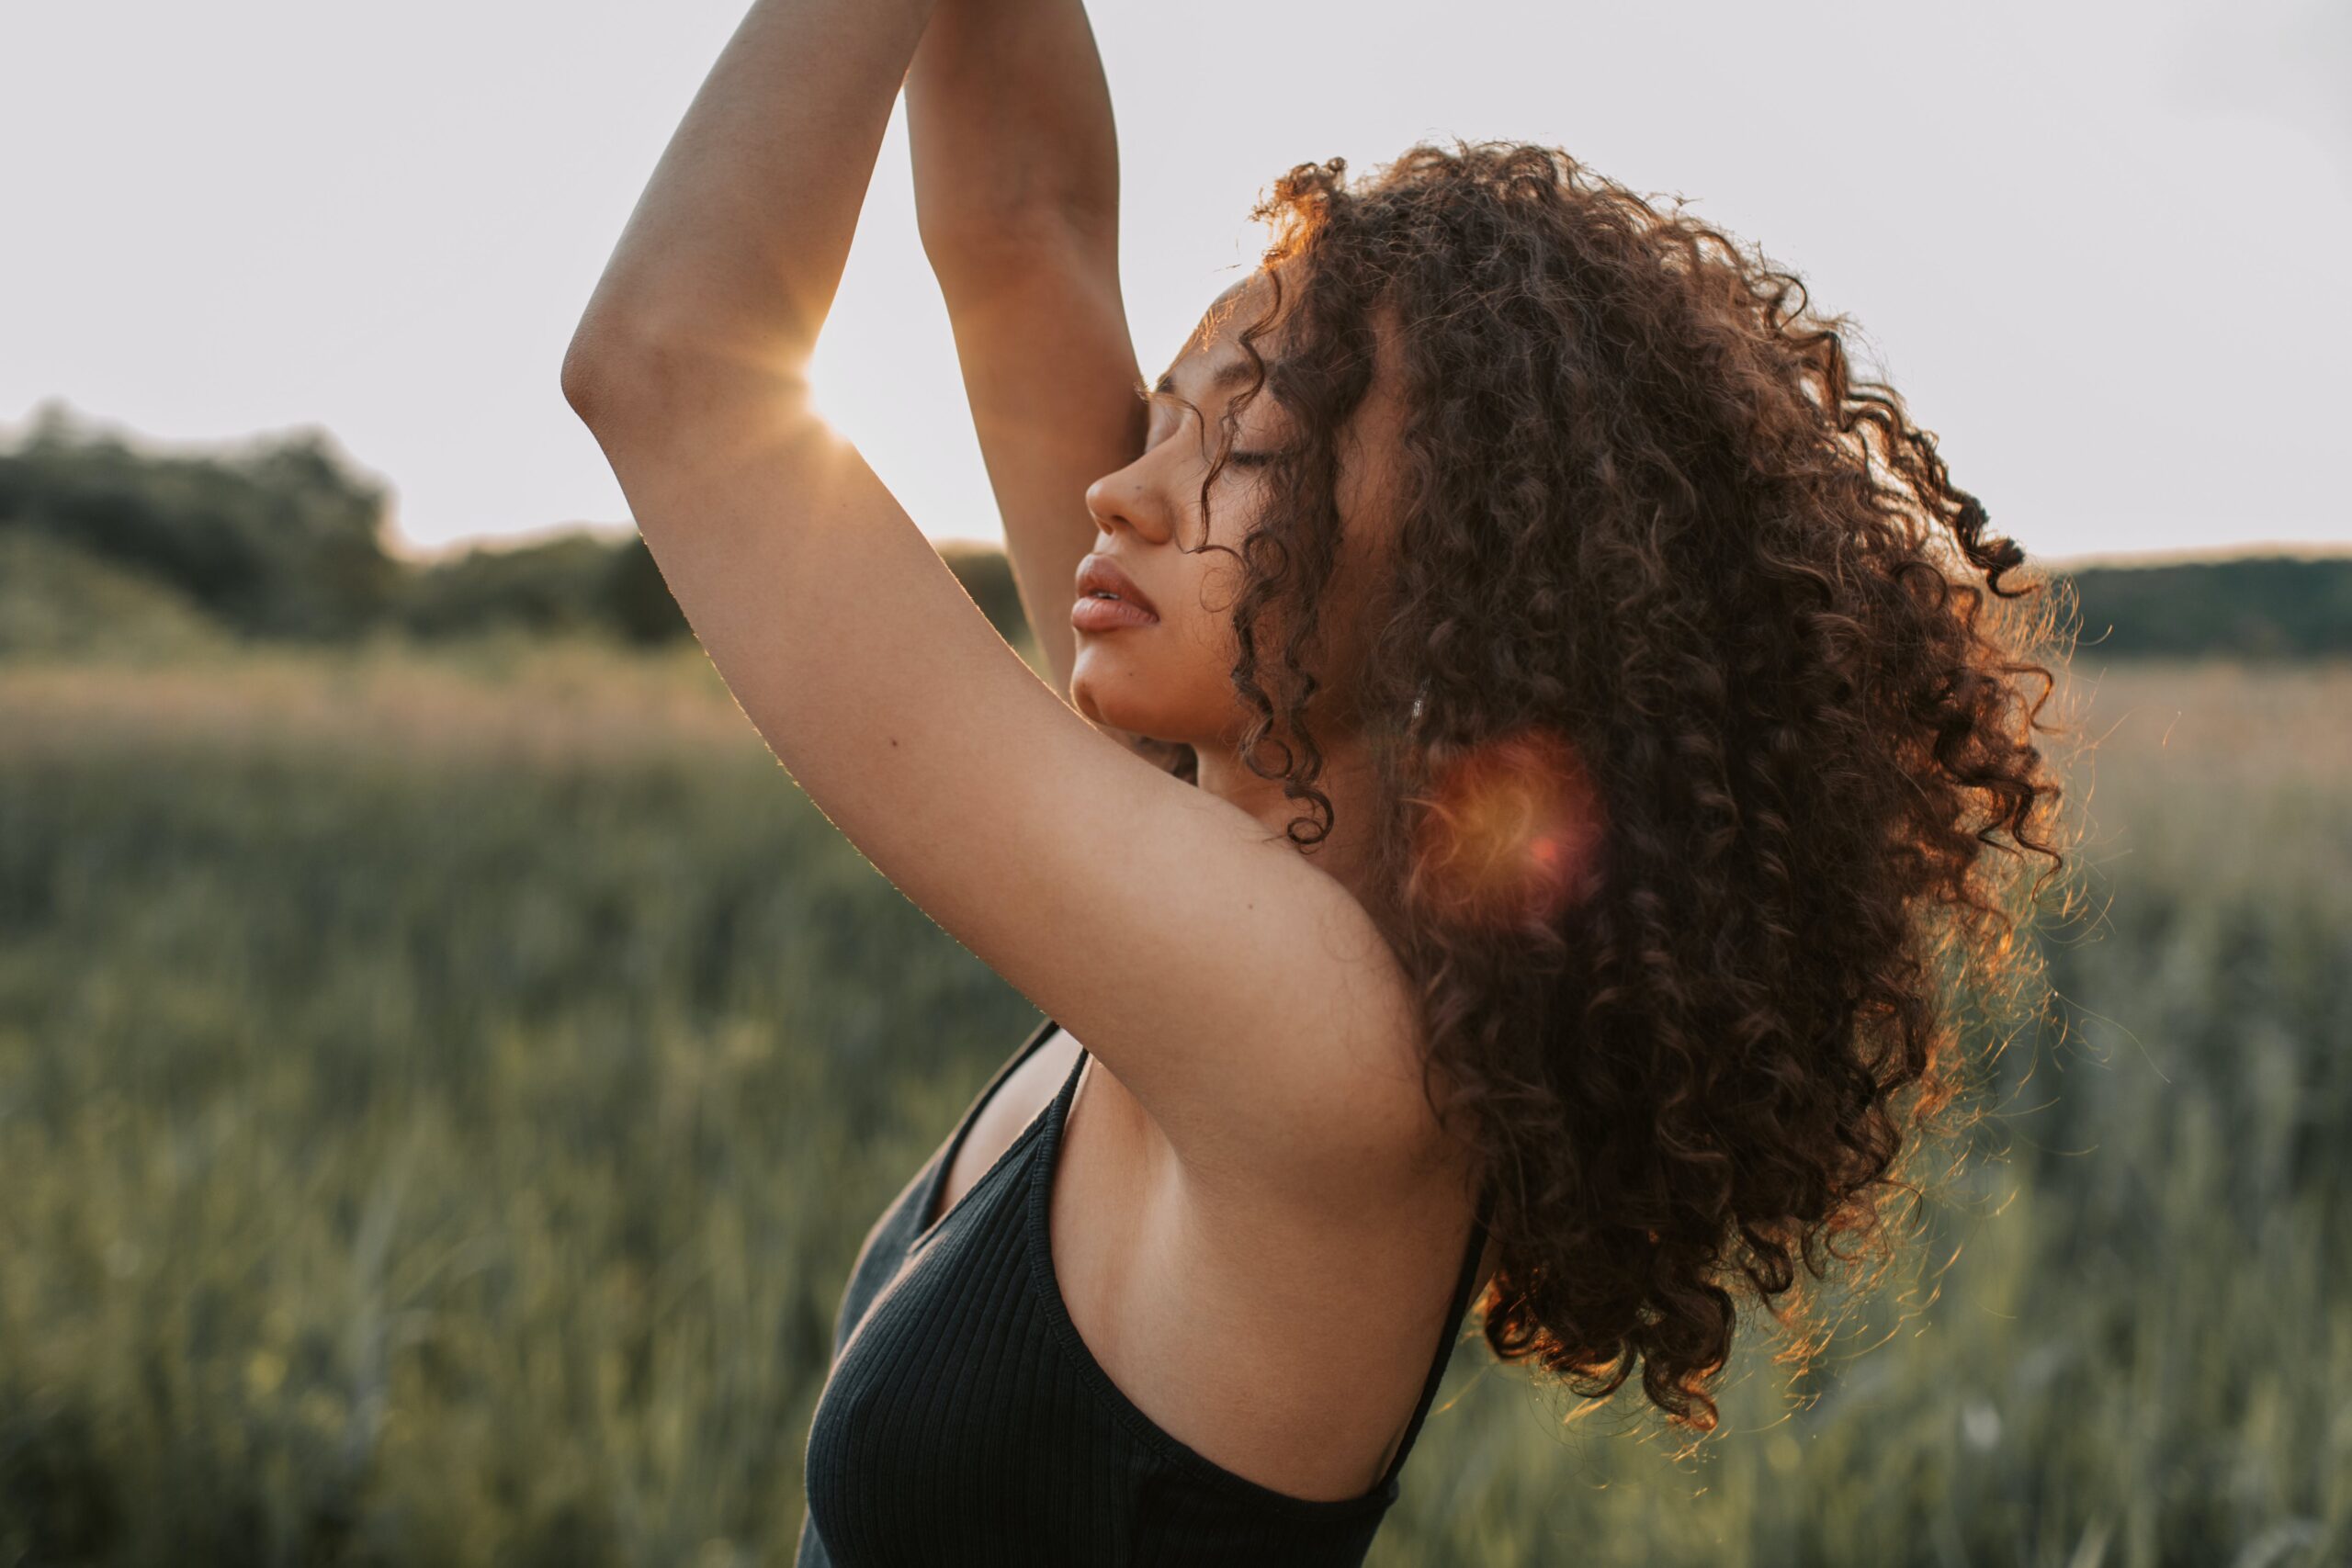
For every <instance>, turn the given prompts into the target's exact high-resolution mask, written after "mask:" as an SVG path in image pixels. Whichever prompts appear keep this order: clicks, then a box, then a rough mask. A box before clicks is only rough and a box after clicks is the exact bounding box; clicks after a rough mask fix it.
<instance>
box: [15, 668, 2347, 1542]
mask: <svg viewBox="0 0 2352 1568" xmlns="http://www.w3.org/2000/svg"><path fill="white" fill-rule="evenodd" d="M2088 722H2089V726H2090V728H2092V729H2093V730H2094V731H2096V732H2097V733H2098V735H2099V736H2100V738H2101V739H2100V744H2099V748H2098V751H2097V753H2096V759H2097V776H2096V781H2095V784H2094V787H2091V788H2090V789H2089V790H2088V792H2087V793H2088V810H2089V821H2090V829H2089V838H2088V841H2087V842H2086V846H2085V855H2086V859H2087V860H2088V861H2089V862H2090V863H2092V869H2091V870H2090V872H2089V874H2088V879H2087V882H2086V893H2087V894H2088V895H2089V897H2090V898H2091V900H2092V907H2093V909H2094V911H2095V913H2096V915H2097V918H2096V919H2084V920H2079V921H2077V922H2075V924H2073V925H2072V926H2070V927H2068V928H2066V929H2064V930H2063V931H2052V932H2051V933H2050V935H2049V938H2048V940H2049V943H2050V950H2049V958H2050V964H2051V974H2052V979H2053V980H2054V982H2055V984H2056V986H2057V987H2058V990H2059V993H2060V995H2061V998H2063V1004H2062V1014H2061V1018H2062V1021H2063V1028H2045V1029H2043V1030H2042V1031H2041V1032H2040V1033H2039V1034H2038V1035H2031V1036H2026V1037H2021V1038H2019V1039H2018V1040H2016V1041H2014V1042H2012V1043H2011V1044H2010V1045H2009V1047H2008V1049H2007V1051H2005V1052H2004V1053H2003V1054H2002V1055H2000V1057H1999V1058H1998V1059H1997V1060H1996V1061H1995V1062H1993V1063H1992V1064H1991V1065H1990V1066H1988V1068H1987V1070H1986V1077H1985V1086H1986V1094H1987V1096H1988V1100H1989V1101H1990V1103H1992V1104H1993V1106H1994V1108H1995V1113H1994V1114H1993V1115H1992V1116H1991V1117H1990V1118H1988V1120H1987V1121H1986V1122H1985V1124H1984V1125H1983V1127H1982V1128H1980V1129H1979V1136H1978V1138H1977V1140H1976V1154H1975V1156H1974V1157H1973V1158H1972V1159H1971V1160H1970V1161H1969V1162H1968V1163H1967V1164H1966V1165H1964V1166H1963V1167H1962V1168H1961V1170H1960V1172H1959V1174H1958V1175H1956V1176H1955V1177H1954V1178H1953V1179H1951V1182H1950V1183H1949V1185H1948V1190H1946V1191H1945V1192H1944V1194H1943V1197H1942V1201H1940V1202H1939V1205H1938V1207H1937V1209H1936V1210H1935V1212H1934V1214H1933V1217H1932V1219H1931V1221H1930V1222H1929V1223H1928V1225H1927V1227H1926V1229H1925V1232H1924V1234H1923V1235H1922V1237H1921V1239H1920V1241H1919V1242H1918V1244H1917V1247H1916V1248H1915V1249H1914V1253H1913V1255H1912V1260H1911V1262H1910V1263H1909V1264H1908V1265H1907V1267H1906V1268H1905V1269H1903V1270H1901V1271H1899V1272H1898V1274H1897V1275H1896V1276H1895V1277H1894V1278H1893V1279H1891V1280H1890V1281H1889V1283H1888V1284H1887V1285H1886V1287H1885V1288H1884V1289H1883V1291H1882V1292H1879V1293H1878V1294H1877V1295H1876V1296H1874V1297H1872V1298H1871V1299H1870V1300H1869V1301H1868V1302H1865V1303H1856V1305H1855V1307H1854V1310H1853V1312H1852V1313H1851V1314H1850V1317H1849V1320H1848V1324H1847V1326H1846V1328H1845V1330H1844V1331H1842V1332H1841V1333H1840V1335H1839V1337H1838V1340H1837V1343H1836V1345H1835V1347H1834V1348H1832V1350H1831V1351H1830V1352H1829V1353H1828V1355H1827V1356H1826V1357H1825V1358H1824V1359H1823V1360H1822V1362H1821V1363H1820V1365H1819V1366H1818V1368H1817V1369H1816V1371H1815V1373H1814V1374H1813V1375H1811V1376H1810V1377H1808V1378H1807V1379H1806V1380H1805V1381H1804V1383H1803V1385H1802V1386H1801V1387H1795V1388H1792V1387H1790V1386H1789V1385H1788V1383H1787V1380H1786V1377H1785V1374H1784V1373H1783V1372H1782V1371H1781V1369H1778V1368H1775V1367H1774V1366H1773V1365H1772V1364H1771V1362H1770V1359H1769V1358H1770V1351H1771V1349H1772V1348H1773V1344H1772V1341H1771V1340H1770V1338H1769V1337H1766V1336H1765V1335H1762V1334H1754V1335H1750V1336H1749V1337H1747V1340H1746V1347H1747V1348H1746V1350H1745V1351H1744V1353H1743V1357H1742V1361H1741V1364H1740V1366H1739V1368H1738V1369H1737V1370H1736V1381H1735V1382H1734V1385H1733V1386H1732V1388H1731V1389H1730V1391H1729V1393H1728V1394H1727V1396H1726V1399H1725V1404H1724V1414H1725V1427H1726V1429H1725V1430H1724V1432H1723V1433H1722V1434H1720V1435H1719V1436H1718V1437H1716V1438H1713V1439H1711V1440H1710V1441H1709V1442H1708V1443H1706V1444H1705V1445H1702V1447H1701V1449H1700V1450H1698V1452H1697V1453H1695V1454H1685V1455H1681V1456H1679V1457H1678V1455H1677V1454H1676V1453H1675V1452H1674V1450H1675V1449H1676V1447H1677V1441H1676V1439H1675V1438H1672V1437H1671V1436H1669V1435H1668V1434H1665V1433H1663V1432H1662V1430H1661V1429H1660V1428H1659V1427H1657V1424H1656V1423H1655V1422H1652V1421H1648V1420H1645V1419H1642V1418H1640V1417H1639V1416H1638V1412H1637V1411H1636V1410H1635V1409H1634V1406H1633V1405H1632V1404H1631V1403H1630V1402H1629V1401H1622V1400H1621V1402H1620V1404H1618V1405H1617V1406H1613V1407H1611V1408H1608V1409H1604V1410H1602V1411H1600V1413H1598V1414H1593V1415H1589V1416H1584V1417H1582V1418H1580V1419H1577V1420H1575V1421H1573V1422H1569V1421H1566V1420H1565V1419H1564V1417H1565V1416H1566V1415H1567V1414H1568V1412H1569V1404H1570V1402H1568V1401H1567V1400H1566V1399H1565V1398H1564V1397H1562V1396H1557V1395H1548V1396H1547V1395H1539V1394H1538V1393H1535V1392H1533V1391H1532V1389H1531V1388H1530V1386H1529V1385H1528V1383H1527V1382H1526V1381H1525V1379H1524V1376H1523V1374H1521V1372H1520V1371H1516V1370H1513V1369H1503V1368H1498V1367H1496V1366H1494V1365H1492V1364H1491V1363H1490V1362H1489V1361H1488V1359H1487V1357H1486V1356H1485V1354H1484V1351H1483V1348H1482V1347H1481V1346H1479V1345H1478V1344H1477V1343H1476V1341H1475V1339H1472V1340H1465V1342H1464V1346H1463V1347H1462V1349H1461V1352H1460V1353H1459V1354H1458V1355H1457V1356H1456V1358H1455V1360H1454V1363H1453V1369H1452V1371H1451V1373H1450V1375H1449V1379H1448V1382H1447V1384H1446V1387H1445V1389H1444V1391H1443V1393H1442V1394H1441V1398H1440V1403H1439V1406H1438V1409H1437V1410H1436V1412H1435V1413H1434V1414H1433V1415H1432V1416H1431V1417H1430V1422H1429V1425H1428V1427H1427V1428H1426V1429H1425V1431H1424V1433H1423V1435H1422V1438H1421V1440H1420V1443H1419V1447H1418V1449H1417V1450H1416V1451H1415V1455H1414V1459H1413V1461H1412V1463H1411V1465H1410V1466H1409V1467H1408V1470H1407V1471H1406V1472H1405V1494H1404V1500H1403V1502H1402V1503H1401V1504H1400V1505H1399V1506H1398V1509H1397V1512H1396V1513H1395V1514H1394V1515H1392V1516H1391V1519H1390V1522H1389V1525H1388V1528H1387V1529H1386V1531H1385V1533H1384V1535H1383V1537H1382V1539H1381V1541H1380V1543H1379V1545H1378V1547H1377V1548H1376V1549H1375V1551H1374V1557H1373V1562H1374V1563H1375V1564H1380V1565H1384V1568H1402V1565H1408V1564H1424V1563H1427V1564H1440V1563H1444V1564H1452V1563H1465V1564H1466V1563H1481V1564H1497V1565H1510V1564H1636V1563H1643V1564H1647V1563H1658V1564H1684V1563H1690V1564H1697V1563H1702V1562H1704V1563H1711V1564H1713V1563H1721V1564H1730V1565H1739V1564H1759V1565H1760V1564H1788V1563H1804V1562H1823V1563H1840V1564H1845V1563H1852V1564H1871V1565H1876V1564H1908V1563H1918V1564H1925V1565H1933V1568H1956V1565H1959V1564H1995V1563H1998V1564H2011V1563H2018V1564H2037V1565H2039V1564H2049V1565H2052V1568H2057V1565H2065V1568H2091V1565H2093V1564H2131V1565H2143V1564H2155V1563H2166V1564H2170V1563H2182V1564H2188V1563H2195V1564H2224V1565H2228V1568H2290V1565H2294V1568H2301V1565H2307V1564H2318V1563H2336V1562H2344V1561H2345V1560H2346V1557H2347V1556H2352V783H2348V782H2347V781H2352V670H2347V669H2346V668H2345V667H2341V666H2338V667H2335V668H2332V669H2324V668H2301V669H2283V670H2274V671H2242V670H2238V669H2234V668H2230V667H2223V666H2210V667H2209V666H2183V665H2169V666H2157V665H2147V666H2137V667H2130V668H2127V669H2121V670H2118V671H2114V672H2111V673H2109V675H2108V676H2107V677H2106V678H2105V679H2104V681H2103V682H2101V683H2100V684H2099V686H2098V693H2097V695H2096V698H2095V700H2094V701H2093V702H2092V703H2091V705H2090V706H2089V710H2088ZM2078 782H2079V783H2081V784H2093V783H2094V782H2093V780H2091V779H2090V778H2088V777H2083V778H2081V779H2080V780H2079V781H2078ZM1035 1019H1036V1014H1035V1011H1034V1010H1032V1009H1031V1008H1030V1007H1029V1006H1028V1005H1027V1003H1026V1002H1025V1001H1023V999H1022V998H1020V997H1019V996H1018V995H1017V994H1016V993H1014V992H1012V990H1011V988H1010V987H1006V986H1005V985H1004V984H1003V983H1002V982H1001V981H1000V980H998V979H997V978H996V977H995V976H993V975H992V974H991V973H989V971H988V970H987V969H986V968H985V967H984V966H982V965H981V964H979V963H978V961H977V960H975V959H973V958H972V957H971V956H970V955H969V954H968V953H965V952H964V951H963V949H961V948H960V947H958V946H957V945H956V943H955V942H953V941H951V940H950V939H949V938H947V937H946V936H945V935H944V933H943V932H942V931H939V930H938V929H937V928H936V927H935V926H933V924H932V923H931V922H930V921H929V920H928V919H925V918H924V917H923V916H922V913H921V912H920V911H918V910H917V909H915V908H913V907H912V906H911V905H910V904H908V903H907V902H906V901H905V900H904V899H902V898H901V897H899V895H898V894H897V893H896V892H895V891H894V890H893V889H892V888H891V887H890V886H888V884H887V883H885V882H883V881H882V880H881V879H880V878H879V877H878V876H877V875H876V874H874V872H873V871H872V870H871V868H870V867H868V866H867V865H866V864H865V862H864V861H863V860H862V859H861V858H860V857H859V856H858V855H857V854H856V852H854V850H853V849H852V848H850V846H849V845H848V844H847V843H846V842H845V841H843V840H841V839H840V837H839V836H838V835H837V834H836V833H835V832H834V831H833V830H832V829H831V827H830V826H829V825H828V824H827V823H826V822H825V821H824V820H823V819H822V818H820V816H819V815H818V814H817V812H816V811H815V810H814V808H813V807H810V806H809V803H808V802H807V801H806V799H805V798H804V797H803V796H801V795H800V794H799V793H798V791H797V789H796V788H795V787H794V786H793V785H792V784H791V783H790V781H789V780H788V778H787V777H786V775H784V774H783V773H781V772H780V771H779V770H778V769H777V768H776V767H775V764H774V762H773V761H772V760H771V759H769V757H768V756H767V754H766V752H765V751H764V750H763V749H762V748H761V747H760V745H759V744H758V741H757V739H756V737H755V736H754V735H753V734H752V731H751V729H750V727H749V726H748V724H747V723H746V722H745V721H744V720H743V719H742V717H741V715H740V714H738V713H737V712H736V711H735V709H734V708H733V706H732V705H731V704H730V703H729V701H728V699H727V697H726V694H724V692H723V691H721V690H719V689H718V686H717V684H716V682H715V679H714V678H713V677H712V676H711V675H710V672H709V671H708V670H707V666H705V665H704V664H703V663H702V662H701V661H700V660H699V658H698V656H696V655H695V653H694V651H693V650H692V649H686V650H682V651H681V652H680V653H679V654H678V655H676V656H675V657H665V658H662V659H626V658H622V657H620V656H617V655H613V654H607V653H600V652H596V651H594V650H591V649H583V648H570V649H566V648H542V647H535V646H532V645H527V644H520V643H507V644H498V645H488V646H484V647H481V648H477V649H470V650H468V651H466V652H464V653H463V654H454V653H453V654H449V655H446V656H438V657H435V658H434V659H431V660H427V659H425V658H423V657H421V656H416V655H413V654H406V653H401V652H400V651H398V650H396V649H389V648H379V649H375V650H373V651H369V652H365V653H361V654H356V655H352V656H348V657H309V658H300V659H295V658H288V657H283V656H274V657H262V656H254V655H233V656H231V655H222V656H219V657H218V658H217V659H216V658H214V657H212V656H193V655H189V656H179V657H176V658H175V660H173V661H159V662H151V663H147V664H143V665H139V666H129V665H124V666H114V667H108V666H102V665H94V664H89V663H81V662H62V663H42V662H38V661H29V660H17V661H13V662H6V663H0V1568H18V1565H29V1564H36V1563H38V1564H52V1563H56V1564H62V1563H77V1564H78V1563H89V1564H141V1565H145V1564H166V1563H168V1564H186V1565H193V1568H211V1565H215V1564H230V1563H238V1564H244V1563H269V1564H325V1563H345V1562H348V1563H380V1564H388V1565H389V1564H403V1565H404V1564H458V1565H468V1564H489V1563H499V1564H507V1565H523V1568H533V1565H537V1564H542V1563H544V1564H548V1565H553V1564H558V1563H561V1564H567V1565H595V1564H604V1563H615V1564H618V1563H628V1564H672V1563H689V1564H696V1565H702V1568H717V1565H719V1564H731V1563H764V1562H780V1561H783V1560H784V1559H785V1558H786V1556H787V1555H788V1551H789V1548H790V1544H791V1541H792V1540H793V1538H794V1536H795V1535H796V1534H797V1530H798V1529H799V1525H800V1518H801V1496H800V1488H799V1477H800V1471H799V1465H800V1457H801V1445H802V1441H803V1438H804V1437H805V1434H806V1430H807V1426H808V1420H809V1412H810V1409H811V1407H812V1404H813V1402H814V1400H815V1397H816V1394H817V1391H818V1388H819V1386H820V1382H821V1380H822V1378H823V1375H824V1370H825V1360H824V1358H825V1349H826V1347H827V1343H828V1334H829V1330H830V1326H831V1317H832V1314H833V1311H834V1308H835V1305H836V1303H837V1302H838V1300H839V1295H840V1291H841V1288H842V1281H843V1279H844V1276H845V1273H846V1270H847V1268H848V1264H849V1261H850V1258H851V1256H852V1255H853V1253H854V1250H855V1248H856V1247H857V1245H858V1242H859V1240H860V1238H861V1237H862V1236H863V1235H864V1234H865V1229H866V1227H867V1225H868V1224H870V1223H871V1222H872V1220H873V1219H874V1217H875V1215H876V1213H877V1212H878V1211H879V1209H880V1208H881V1206H882V1205H883V1204H884V1203H885V1202H886V1201H888V1199H889V1198H890V1196H891V1195H892V1194H893V1193H895V1192H896V1191H897V1190H899V1186H900V1185H901V1184H902V1183H903V1182H904V1181H905V1179H907V1177H908V1176H909V1175H910V1173H911V1172H912V1171H913V1169H914V1168H915V1167H916V1166H917V1165H918V1164H919V1163H920V1162H921V1161H922V1159H923V1158H924V1157H925V1156H926V1155H927V1154H928V1153H929V1152H930V1150H931V1149H932V1148H933V1145H935V1144H936V1143H937V1141H938V1140H939V1138H940V1137H941V1136H942V1135H944V1133H945V1132H946V1130H947V1128H948V1126H949V1124H950V1123H951V1122H952V1121H953V1119H954V1118H955V1116H956V1113H957V1112H958V1111H961V1110H962V1109H963V1107H964V1105H965V1104H966V1103H967V1100H969V1098H970V1096H971V1095H972V1094H973V1093H974V1091H975V1090H977V1089H978V1087H979V1085H980V1083H981V1082H982V1080H983V1079H984V1078H985V1077H987V1075H988V1074H989V1072H990V1071H991V1070H992V1069H993V1068H994V1067H995V1066H996V1065H997V1064H998V1062H999V1061H1001V1059H1002V1057H1003V1056H1004V1055H1005V1054H1006V1053H1007V1052H1008V1051H1010V1050H1011V1048H1012V1046H1013V1045H1014V1044H1015V1043H1017V1042H1018V1041H1019V1040H1020V1039H1021V1037H1022V1036H1023V1034H1024V1033H1025V1032H1027V1031H1028V1029H1029V1028H1030V1027H1031V1026H1032V1025H1033V1024H1034V1022H1035Z"/></svg>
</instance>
